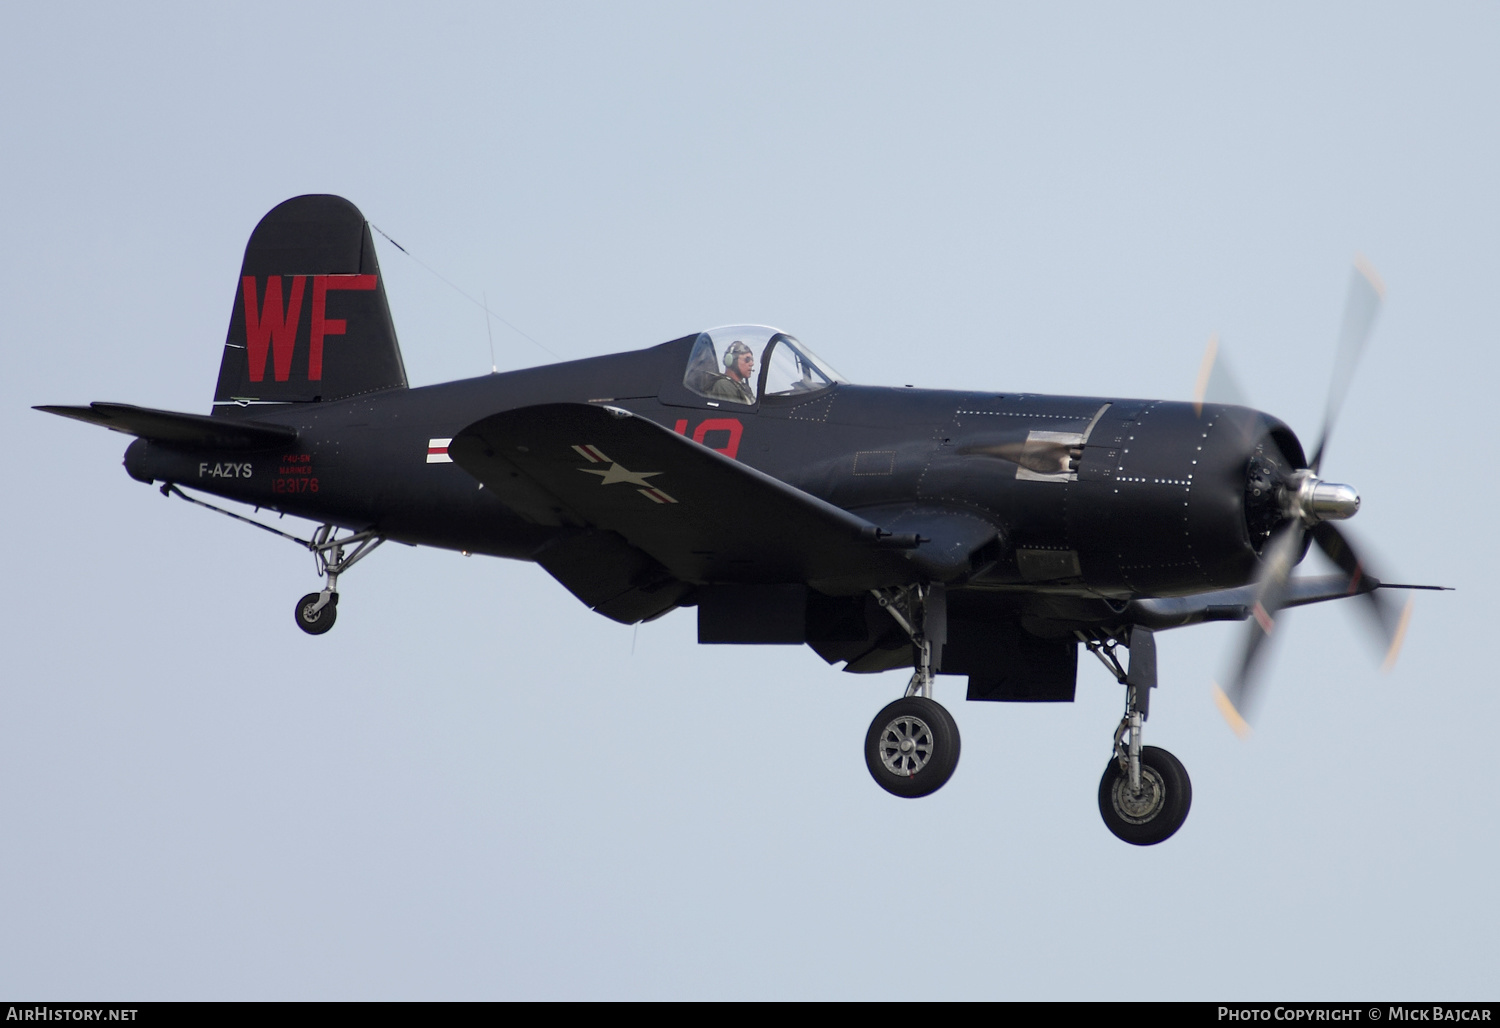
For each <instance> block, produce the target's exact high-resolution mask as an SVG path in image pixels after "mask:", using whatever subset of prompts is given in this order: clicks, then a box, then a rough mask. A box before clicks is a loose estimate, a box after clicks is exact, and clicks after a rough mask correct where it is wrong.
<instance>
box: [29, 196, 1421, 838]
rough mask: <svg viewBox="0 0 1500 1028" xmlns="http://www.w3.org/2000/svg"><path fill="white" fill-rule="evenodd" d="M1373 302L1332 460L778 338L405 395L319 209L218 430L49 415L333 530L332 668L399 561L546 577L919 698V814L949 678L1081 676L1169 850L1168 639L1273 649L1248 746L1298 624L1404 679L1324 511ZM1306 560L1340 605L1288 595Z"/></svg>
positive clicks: (281, 259)
mask: <svg viewBox="0 0 1500 1028" xmlns="http://www.w3.org/2000/svg"><path fill="white" fill-rule="evenodd" d="M1378 301H1379V286H1378V280H1377V279H1375V278H1374V276H1373V274H1372V273H1366V272H1362V271H1361V272H1357V273H1356V275H1355V279H1354V288H1353V290H1352V291H1351V304H1350V308H1349V310H1350V314H1349V316H1348V318H1347V319H1346V330H1345V337H1344V339H1343V340H1342V342H1341V346H1340V363H1339V370H1338V371H1337V372H1336V373H1335V381H1334V386H1333V389H1332V390H1331V393H1330V400H1329V408H1328V416H1327V419H1326V421H1325V424H1324V427H1323V432H1322V438H1321V439H1320V441H1319V442H1318V445H1317V446H1316V447H1315V448H1314V450H1313V454H1312V457H1311V459H1309V458H1308V457H1307V456H1306V453H1305V451H1304V450H1303V447H1302V444H1301V443H1300V442H1299V441H1298V439H1297V437H1296V435H1294V434H1293V432H1292V431H1291V429H1290V428H1288V427H1287V426H1286V425H1285V424H1283V423H1282V422H1280V421H1278V420H1276V419H1275V418H1272V417H1270V416H1268V415H1266V414H1263V413H1260V412H1259V411H1255V410H1250V409H1248V408H1245V407H1242V406H1236V405H1230V404H1223V403H1213V402H1198V403H1171V402H1166V401H1161V400H1130V399H1120V398H1114V397H1086V396H1039V395H1035V394H1031V393H994V392H986V391H983V390H977V389H968V390H953V391H939V390H924V389H911V388H905V389H902V388H885V387H877V386H864V385H855V384H852V383H849V382H847V381H845V380H844V379H843V377H842V376H840V375H839V374H838V373H837V372H835V371H834V370H833V369H832V368H831V367H830V366H829V365H828V364H826V363H825V362H824V361H823V360H821V359H820V358H819V357H818V356H817V355H815V354H814V353H813V352H812V351H811V350H810V349H808V348H807V347H806V346H804V345H803V344H802V343H801V342H799V341H798V340H797V339H795V338H793V337H792V336H790V335H787V334H786V333H784V332H779V331H777V330H775V329H772V328H767V327H764V326H758V325H738V326H730V327H725V328H716V329H711V330H709V331H706V332H699V333H695V334H693V335H686V336H683V337H682V338H680V339H674V340H672V341H671V342H667V343H662V344H661V345H659V346H653V347H649V348H647V349H644V350H636V351H633V352H630V353H622V354H615V355H611V356H606V357H594V358H589V359H586V360H578V361H570V362H567V363H562V364H554V365H549V366H547V367H539V368H530V369H527V370H524V371H515V372H509V373H505V374H494V375H487V376H485V377H483V378H475V379H469V380H466V381H460V382H450V383H447V384H444V385H436V386H428V387H425V388H420V389H412V388H409V387H408V386H407V382H406V372H405V369H404V367H403V365H402V360H401V352H400V349H399V348H398V346H397V343H396V332H395V328H394V325H393V324H392V321H391V315H390V309H389V307H388V306H387V304H386V296H385V285H384V281H383V280H382V278H381V275H380V268H379V266H378V264H377V262H376V259H375V248H374V245H373V241H372V238H371V235H370V228H369V226H368V224H367V223H366V221H365V219H364V217H363V215H361V214H360V212H359V211H358V210H357V209H356V208H355V207H354V205H353V204H351V203H349V202H348V201H347V200H344V199H341V198H339V197H336V196H301V197H297V198H295V199H292V200H288V201H286V202H285V203H283V204H281V205H280V206H278V207H276V208H275V209H274V210H272V211H271V212H270V213H269V214H267V215H266V216H265V218H264V219H262V220H261V222H260V224H259V225H258V226H257V227H256V229H255V232H254V234H253V235H252V236H251V237H250V242H249V245H248V246H247V247H246V250H245V259H244V263H243V266H242V267H241V269H240V277H239V281H238V284H237V286H236V289H235V298H234V306H233V313H232V315H231V318H230V324H229V335H228V338H227V340H226V341H225V344H224V356H223V362H222V364H221V365H220V370H219V382H218V389H217V391H216V392H215V394H214V403H213V412H212V414H211V415H198V414H180V413H173V412H169V411H159V410H148V409H144V408H141V407H134V406H129V405H125V404H115V403H94V404H91V405H90V406H88V407H60V406H50V407H41V408H38V409H40V410H45V411H49V412H51V413H54V414H61V415H64V416H66V417H71V418H77V419H79V420H82V421H88V422H92V423H94V424H99V425H104V426H106V427H108V428H111V429H115V430H116V431H120V432H125V433H128V434H130V435H133V436H136V437H137V438H136V440H135V442H133V443H132V444H131V445H130V447H129V448H128V449H127V450H126V453H125V467H126V470H127V471H128V472H129V473H130V475H131V476H132V477H134V478H136V479H138V480H140V481H142V482H147V483H161V489H162V491H163V492H164V493H166V494H169V495H177V496H182V497H183V498H185V499H193V498H192V497H189V496H188V495H187V494H186V493H185V492H183V490H184V489H187V488H191V489H194V490H197V491H200V492H204V493H211V494H214V495H216V496H220V497H224V498H227V499H230V500H237V501H240V502H242V503H246V504H252V505H254V506H255V507H257V508H269V509H271V510H275V511H280V512H283V513H286V514H293V515H297V516H299V517H303V518H308V519H311V520H313V521H314V522H316V523H317V524H318V525H319V526H320V527H318V529H317V530H316V531H315V532H313V533H312V536H311V538H310V539H297V540H296V541H297V542H299V543H301V544H302V545H305V546H307V547H308V548H309V549H311V550H312V551H313V552H314V553H315V554H316V555H317V557H318V560H319V567H320V569H321V571H322V572H323V573H324V574H325V576H326V578H325V584H324V587H323V589H322V590H321V591H319V592H314V593H309V594H308V595H306V596H304V597H303V598H302V599H301V600H299V601H298V602H297V606H296V619H297V624H298V625H299V626H300V627H301V628H302V629H303V630H304V631H306V632H310V633H312V634H315V635H316V634H320V633H323V632H326V631H327V630H328V629H329V628H331V627H332V626H333V623H334V618H335V616H336V614H337V612H338V599H339V593H338V589H337V586H338V580H339V577H340V576H341V575H342V574H344V573H345V572H347V571H348V569H349V568H350V567H351V566H352V565H353V564H354V563H355V562H356V561H358V560H360V559H361V558H363V557H364V556H366V555H368V554H369V553H370V552H371V551H372V550H373V549H374V548H375V547H376V546H378V545H379V544H380V543H381V542H383V541H384V540H387V539H394V540H397V541H400V542H405V543H411V544H419V545H425V546H438V547H444V548H447V549H452V550H461V551H464V552H468V553H487V554H492V555H494V556H498V557H510V558H513V559H516V560H529V561H535V562H536V563H538V564H540V565H541V566H542V567H543V568H545V569H546V570H547V572H548V573H549V574H551V575H552V576H553V577H554V578H556V579H557V580H558V581H559V582H561V583H562V585H563V587H564V588H566V589H568V590H569V591H570V592H571V593H573V595H575V596H577V597H578V598H579V599H580V600H581V601H583V602H584V603H585V604H587V605H588V606H589V607H590V608H591V609H593V610H595V611H598V612H599V613H600V614H603V615H604V616H605V617H608V618H611V619H613V620H615V621H620V622H624V623H627V624H630V623H635V622H640V621H647V620H650V619H652V618H657V617H661V616H662V615H663V614H665V613H667V612H668V611H670V610H673V609H674V608H677V607H696V608H697V612H698V614H697V616H698V640H699V642H702V643H752V644H753V643H784V644H803V643H805V644H807V645H808V646H810V647H811V648H812V649H813V650H814V651H815V652H817V654H818V655H819V656H821V657H822V658H823V659H824V660H827V661H829V662H834V661H842V662H843V664H844V669H845V670H847V671H853V672H876V671H885V670H890V669H894V668H913V669H914V671H913V674H912V676H911V679H910V683H909V684H908V685H907V687H906V690H905V695H904V696H903V697H901V698H899V699H897V700H896V701H895V702H893V703H891V704H890V705H888V706H887V707H885V709H883V710H882V711H881V712H880V713H879V714H878V715H877V716H876V718H875V720H874V722H873V723H872V724H871V726H870V730H869V733H868V735H867V737H866V740H865V759H866V762H867V764H868V766H869V769H870V773H871V775H872V776H873V777H874V778H875V780H876V782H878V783H879V784H880V785H881V786H882V787H883V788H885V789H886V790H888V791H889V792H891V793H893V794H895V795H897V796H908V797H914V796H925V795H927V794H929V793H932V792H933V791H935V790H936V789H938V788H940V787H941V786H942V785H943V784H944V783H945V782H946V781H947V780H948V778H949V776H951V775H952V773H953V770H954V768H955V766H956V765H957V763H958V756H959V733H958V726H957V724H956V723H955V722H954V719H953V717H952V715H951V714H950V713H949V712H948V711H947V710H946V709H944V708H943V707H942V706H940V705H939V704H938V703H937V702H935V701H934V700H933V699H932V695H931V694H932V682H933V676H934V675H936V674H939V673H941V674H950V675H964V676H966V677H967V678H968V698H969V699H971V700H994V701H1030V702H1035V701H1043V702H1049V701H1050V702H1058V701H1071V700H1072V699H1073V693H1074V684H1075V680H1076V677H1077V664H1078V649H1079V646H1080V645H1082V646H1083V647H1085V648H1087V649H1088V650H1089V651H1090V652H1092V653H1093V654H1094V655H1095V656H1096V657H1098V658H1099V659H1100V660H1101V661H1102V662H1103V663H1104V665H1105V666H1106V667H1107V668H1108V669H1109V670H1110V672H1111V673H1112V674H1113V675H1115V677H1116V678H1117V679H1118V680H1119V682H1120V683H1121V684H1122V685H1124V686H1125V695H1126V703H1125V714H1124V717H1123V718H1122V719H1121V721H1120V725H1119V728H1118V730H1117V731H1116V732H1115V738H1114V754H1113V756H1112V758H1111V759H1110V761H1109V764H1108V767H1107V768H1106V771H1105V774H1104V778H1103V781H1102V782H1101V783H1100V788H1099V807H1100V811H1101V812H1102V814H1103V816H1104V821H1105V823H1106V824H1107V825H1108V826H1109V828H1110V830H1111V831H1112V832H1114V833H1115V834H1116V835H1117V836H1119V837H1120V838H1121V839H1124V840H1125V841H1126V842H1130V843H1135V844H1138V845H1149V844H1152V843H1157V842H1160V841H1162V840H1163V839H1166V838H1167V837H1168V836H1170V835H1171V834H1172V833H1173V832H1175V831H1176V830H1177V829H1178V827H1180V826H1181V825H1182V823H1183V821H1184V819H1185V818H1186V817H1187V813H1188V808H1189V805H1190V803H1191V801H1192V786H1191V783H1190V781H1189V779H1188V775H1187V772H1186V771H1185V770H1184V769H1183V767H1182V765H1181V763H1179V762H1178V760H1177V759H1176V758H1175V757H1173V756H1172V755H1171V754H1170V753H1168V752H1167V751H1165V750H1163V749H1159V748H1157V747H1152V746H1143V745H1142V742H1141V733H1142V726H1143V724H1144V722H1145V720H1146V718H1147V715H1148V714H1149V700H1150V691H1151V689H1152V688H1153V687H1155V685H1156V646H1155V633H1157V632H1159V631H1161V630H1163V629H1168V628H1177V627H1180V626H1184V625H1192V624H1197V623H1199V622H1203V621H1222V620H1240V621H1248V622H1249V624H1248V626H1247V631H1246V635H1245V641H1244V649H1243V653H1242V655H1241V657H1240V660H1239V661H1238V664H1237V668H1236V671H1235V672H1234V674H1233V675H1232V676H1231V677H1230V679H1229V681H1228V684H1227V686H1226V687H1225V688H1224V689H1223V690H1222V691H1221V692H1220V694H1219V696H1220V700H1221V706H1222V708H1223V710H1224V712H1225V715H1226V717H1228V718H1229V720H1230V722H1231V724H1233V725H1234V726H1235V727H1236V728H1237V730H1244V728H1245V722H1244V719H1243V717H1242V712H1244V711H1245V710H1246V706H1247V704H1248V702H1249V701H1250V699H1251V697H1252V685H1253V683H1254V682H1255V681H1256V680H1257V677H1256V671H1257V668H1258V666H1259V663H1260V658H1261V657H1262V655H1263V653H1264V652H1265V651H1264V648H1263V646H1262V644H1263V642H1264V641H1265V639H1266V638H1267V637H1268V636H1269V634H1270V633H1271V631H1272V629H1273V626H1274V623H1275V620H1276V618H1277V617H1278V615H1279V614H1280V612H1281V611H1282V610H1283V609H1285V608H1288V607H1293V606H1298V605H1300V604H1307V603H1317V602H1320V601H1323V600H1330V599H1336V598H1339V597H1345V596H1351V597H1357V598H1359V602H1360V603H1361V604H1362V605H1363V606H1364V607H1365V609H1366V610H1368V611H1369V613H1370V614H1371V615H1373V619H1372V620H1373V623H1374V624H1375V626H1376V627H1377V628H1378V630H1379V632H1380V635H1381V637H1382V640H1383V645H1384V646H1386V647H1387V649H1388V650H1389V651H1390V653H1391V655H1392V656H1393V655H1394V652H1395V649H1396V648H1397V646H1399V643H1400V638H1401V635H1402V633H1403V632H1404V630H1405V624H1406V613H1409V611H1410V606H1409V604H1408V605H1407V607H1406V613H1403V612H1402V610H1401V609H1400V607H1399V605H1398V604H1395V603H1393V602H1392V601H1391V600H1390V599H1389V596H1388V593H1387V592H1386V590H1389V589H1391V588H1408V587H1405V586H1399V587H1398V586H1389V585H1384V586H1383V585H1382V583H1381V582H1380V581H1379V580H1378V579H1377V578H1376V577H1374V576H1373V575H1371V574H1370V573H1369V571H1368V569H1367V568H1366V567H1365V566H1364V565H1363V564H1362V562H1361V561H1360V559H1359V558H1358V557H1357V556H1356V555H1355V551H1354V549H1353V548H1352V547H1351V545H1350V543H1349V541H1348V538H1347V536H1346V534H1345V533H1344V532H1343V531H1342V530H1341V529H1340V528H1339V527H1338V525H1337V522H1338V521H1340V520H1343V519H1346V518H1348V517H1350V516H1351V515H1353V514H1354V513H1355V511H1357V510H1358V508H1359V497H1358V495H1357V494H1356V493H1355V491H1354V490H1353V489H1351V488H1350V487H1348V486H1344V485H1337V484H1333V483H1330V482H1325V481H1323V480H1322V479H1321V478H1319V468H1320V465H1321V463H1322V457H1323V452H1324V448H1325V445H1326V441H1327V439H1328V435H1329V432H1330V431H1331V429H1332V427H1333V423H1334V421H1335V420H1336V415H1337V413H1338V408H1339V406H1340V405H1341V402H1342V399H1343V396H1344V393H1345V391H1346V388H1347V385H1348V381H1349V377H1350V375H1351V374H1352V372H1353V367H1354V363H1355V360H1356V359H1357V357H1358V355H1359V352H1360V351H1361V350H1362V349H1363V345H1364V341H1365V339H1366V338H1367V337H1368V335H1369V330H1370V327H1371V325H1372V324H1373V320H1374V315H1375V311H1376V308H1377V306H1378ZM193 502H197V503H203V502H204V501H202V500H197V499H194V500H193ZM205 505H207V504H205ZM214 509H219V508H214ZM225 513H228V512H227V511H226V512H225ZM233 516H235V517H240V515H233ZM244 520H251V519H244ZM251 523H252V524H257V525H259V527H262V528H266V529H267V530H268V531H276V530H275V529H272V528H270V526H267V525H264V524H261V523H259V522H255V521H253V520H251ZM281 534H284V533H281ZM288 538H293V539H295V538H296V537H294V536H288ZM1313 543H1315V544H1317V546H1318V547H1319V548H1320V549H1321V550H1322V551H1323V552H1324V553H1325V554H1327V555H1328V557H1330V558H1331V559H1332V561H1333V563H1334V564H1335V565H1336V566H1337V567H1338V568H1339V569H1340V573H1339V574H1336V575H1329V576H1323V577H1314V578H1293V577H1292V576H1291V570H1292V567H1293V566H1294V565H1295V564H1296V563H1298V562H1299V561H1300V560H1301V559H1302V557H1303V556H1304V555H1305V553H1306V552H1307V549H1308V547H1309V545H1310V544H1313ZM1119 647H1124V648H1125V649H1126V650H1127V651H1128V658H1127V659H1128V665H1127V664H1125V663H1122V662H1121V660H1120V659H1119V654H1118V648H1119Z"/></svg>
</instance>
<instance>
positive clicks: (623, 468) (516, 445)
mask: <svg viewBox="0 0 1500 1028" xmlns="http://www.w3.org/2000/svg"><path fill="white" fill-rule="evenodd" d="M448 453H449V455H450V456H451V457H452V458H453V460H454V462H455V463H456V464H458V465H459V466H460V467H462V468H463V469H464V470H465V471H467V472H469V474H471V475H473V476H474V477H475V478H477V479H479V481H481V482H483V483H484V485H485V487H486V488H489V489H493V490H494V491H495V492H496V494H497V495H498V496H499V497H500V498H501V500H502V501H506V500H507V499H508V497H510V496H512V495H516V496H518V497H520V499H519V502H518V509H520V510H521V511H522V514H523V516H526V517H530V518H532V519H533V520H536V521H538V522H541V523H552V524H572V525H575V526H578V527H580V528H585V529H592V530H596V531H608V532H613V533H616V534H617V535H619V536H620V537H622V538H623V539H624V540H625V541H626V542H628V543H629V544H630V545H631V546H632V547H634V548H635V549H637V550H639V551H641V552H642V553H645V554H647V555H648V556H650V557H651V558H652V559H653V560H655V561H656V562H658V563H659V564H660V565H662V566H663V567H664V568H665V569H666V570H667V571H668V572H670V574H671V575H672V576H673V577H674V578H676V579H678V580H680V581H682V582H693V583H704V582H784V583H790V582H802V583H806V584H808V585H811V586H812V587H813V588H815V589H818V590H819V591H821V592H825V593H829V594H833V595H850V594H854V593H858V592H862V591H864V590H865V589H869V588H873V587H876V586H884V585H897V584H905V583H907V582H911V581H913V580H915V579H916V578H917V577H920V576H919V574H918V573H917V570H918V569H917V568H916V567H914V566H913V564H912V563H911V562H910V561H909V560H908V559H907V556H906V551H908V550H910V549H912V548H914V547H915V546H916V545H917V537H916V536H915V535H904V536H903V535H892V534H891V533H889V532H886V531H884V530H883V529H882V528H881V527H880V526H878V525H876V524H874V523H872V522H870V521H867V520H865V519H864V518H861V517H858V516H856V515H854V514H851V513H849V512H848V511H846V510H843V509H842V508H839V507H836V506H834V505H833V504H831V503H827V502H826V501H824V500H820V499H818V498H817V497H816V496H813V495H812V494H810V493H806V492H803V491H802V490H800V489H797V488H795V487H794V486H790V485H788V484H786V483H785V482H782V481H780V480H779V479H776V478H773V477H771V476H770V475H767V474H764V473H762V472H760V471H757V470H755V469H754V468H752V467H749V466H748V465H745V464H742V463H740V462H739V461H736V460H733V459H731V458H729V457H726V456H724V455H723V454H721V453H719V452H717V451H715V450H711V449H709V448H708V447H706V446H703V445H701V444H700V443H695V442H693V441H692V440H691V439H688V438H686V437H685V436H681V435H678V434H677V433H675V432H672V431H671V430H670V429H667V428H665V427H663V426H661V425H658V424H656V423H655V422H653V421H650V420H648V419H646V418H644V417H639V416H637V415H635V414H632V413H631V412H629V411H626V410H622V409H620V408H618V407H606V406H600V405H593V404H574V403H560V404H545V405H539V406H534V407H523V408H519V409H517V410H511V411H505V412H504V413H501V414H494V415H491V416H490V417H487V418H484V419H483V420H481V421H477V422H475V423H474V424H472V425H469V426H468V427H467V428H465V429H464V430H463V431H461V432H459V433H458V434H457V435H456V436H454V437H453V441H452V442H451V443H450V444H449V446H448Z"/></svg>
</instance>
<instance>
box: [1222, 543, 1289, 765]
mask: <svg viewBox="0 0 1500 1028" xmlns="http://www.w3.org/2000/svg"><path fill="white" fill-rule="evenodd" d="M1303 532H1304V529H1303V527H1302V522H1300V521H1296V520H1293V521H1288V522H1287V523H1286V524H1285V525H1283V526H1282V527H1281V528H1279V529H1278V530H1277V532H1276V535H1274V536H1272V537H1271V539H1270V540H1269V541H1268V542H1267V544H1266V549H1265V557H1264V561H1265V564H1264V567H1263V568H1262V570H1261V575H1260V578H1259V580H1258V581H1257V582H1256V590H1255V602H1254V604H1253V605H1252V606H1251V608H1250V621H1249V623H1248V624H1247V625H1246V626H1245V635H1244V644H1243V646H1242V647H1241V649H1240V659H1239V661H1238V663H1236V664H1235V665H1234V669H1233V671H1232V672H1231V674H1230V675H1229V684H1228V686H1227V687H1224V688H1220V687H1219V686H1218V684H1217V683H1215V687H1214V688H1215V696H1214V701H1215V702H1216V703H1217V704H1218V706H1219V713H1221V714H1223V715H1224V720H1225V721H1228V722H1229V727H1230V728H1232V729H1234V733H1235V734H1236V735H1238V736H1239V737H1240V738H1242V739H1243V738H1245V737H1246V736H1247V735H1249V734H1250V724H1249V721H1248V720H1247V714H1248V713H1249V711H1250V710H1251V707H1252V704H1253V703H1254V696H1255V689H1256V683H1257V682H1258V681H1259V669H1260V667H1261V665H1262V663H1263V661H1264V660H1265V655H1266V652H1267V643H1268V642H1269V641H1270V638H1271V635H1272V633H1273V631H1274V629H1275V627H1276V615H1277V614H1278V613H1279V612H1280V611H1281V608H1282V605H1283V604H1284V603H1285V602H1286V596H1287V581H1288V580H1289V579H1290V578H1291V574H1292V568H1293V567H1295V566H1296V564H1297V560H1298V558H1300V557H1301V556H1302V536H1303Z"/></svg>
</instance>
